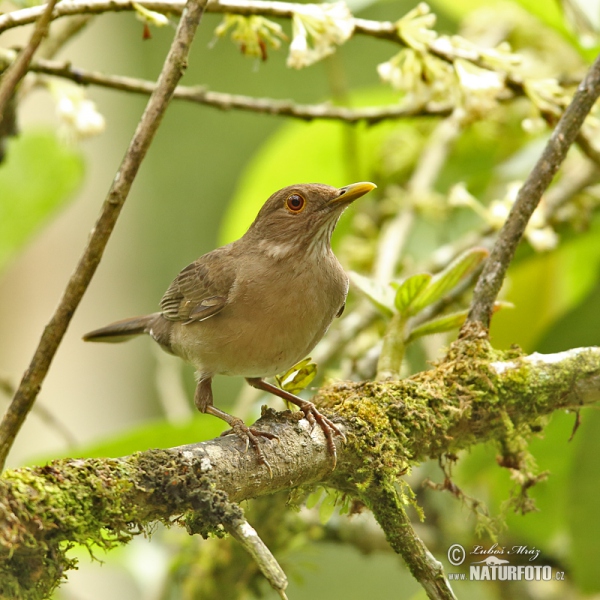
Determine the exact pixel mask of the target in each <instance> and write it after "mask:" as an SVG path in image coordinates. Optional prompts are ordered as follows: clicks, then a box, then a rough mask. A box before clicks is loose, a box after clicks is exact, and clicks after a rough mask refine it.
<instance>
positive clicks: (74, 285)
mask: <svg viewBox="0 0 600 600" xmlns="http://www.w3.org/2000/svg"><path fill="white" fill-rule="evenodd" d="M205 4H206V0H188V3H187V4H186V8H185V9H184V11H183V14H182V16H181V19H180V21H179V25H178V27H177V31H176V33H175V37H174V39H173V42H172V44H171V48H170V50H169V53H168V55H167V58H166V60H165V64H164V66H163V68H162V71H161V74H160V76H159V79H158V83H157V87H156V89H155V91H154V92H153V94H152V96H151V97H150V99H149V100H148V104H147V105H146V109H145V110H144V113H143V115H142V117H141V119H140V122H139V124H138V126H137V129H136V131H135V133H134V135H133V138H132V140H131V142H130V145H129V148H128V149H127V152H126V154H125V156H124V158H123V161H122V162H121V165H120V167H119V170H118V171H117V174H116V176H115V179H114V181H113V184H112V186H111V188H110V190H109V192H108V195H107V197H106V199H105V201H104V204H103V206H102V210H101V213H100V216H99V217H98V220H97V221H96V225H95V227H94V228H93V230H92V233H91V235H90V238H89V240H88V243H87V246H86V247H85V249H84V251H83V255H82V257H81V259H80V260H79V263H78V265H77V268H76V269H75V272H74V273H73V275H72V276H71V278H70V280H69V282H68V284H67V287H66V288H65V291H64V293H63V296H62V298H61V300H60V302H59V305H58V307H57V309H56V311H55V313H54V315H53V316H52V318H51V320H50V322H49V323H48V325H47V326H46V328H45V329H44V332H43V334H42V337H41V339H40V341H39V344H38V347H37V349H36V351H35V353H34V355H33V358H32V360H31V363H30V365H29V367H28V369H27V371H26V372H25V374H24V375H23V379H22V380H21V383H20V385H19V387H18V389H17V392H16V394H15V396H14V398H13V400H12V402H11V404H10V406H9V407H8V410H7V412H6V414H5V415H4V418H3V419H2V422H1V423H0V468H2V467H3V466H4V463H5V461H6V457H7V455H8V452H9V451H10V448H11V447H12V444H13V442H14V440H15V437H16V435H17V433H18V431H19V429H20V428H21V426H22V424H23V422H24V421H25V418H26V417H27V414H28V413H29V411H30V410H31V407H32V406H33V404H34V402H35V399H36V398H37V395H38V393H39V390H40V387H41V385H42V382H43V381H44V379H45V377H46V374H47V372H48V369H49V368H50V364H51V362H52V359H53V358H54V355H55V354H56V351H57V350H58V346H59V344H60V342H61V340H62V338H63V336H64V334H65V332H66V330H67V327H68V325H69V323H70V321H71V317H72V316H73V313H74V312H75V309H76V308H77V306H78V305H79V302H80V301H81V298H82V297H83V294H84V293H85V291H86V289H87V287H88V285H89V283H90V281H91V279H92V277H93V275H94V273H95V271H96V268H97V267H98V264H99V263H100V259H101V258H102V254H103V252H104V249H105V247H106V244H107V243H108V239H109V237H110V234H111V233H112V230H113V228H114V226H115V223H116V221H117V218H118V216H119V214H120V212H121V208H122V207H123V204H124V203H125V200H126V199H127V196H128V194H129V190H130V189H131V186H132V184H133V180H134V179H135V176H136V175H137V172H138V170H139V167H140V164H141V162H142V160H143V159H144V157H145V156H146V152H147V151H148V148H149V147H150V144H151V142H152V139H153V138H154V134H155V133H156V131H157V129H158V127H159V125H160V123H161V120H162V117H163V115H164V113H165V111H166V109H167V106H168V105H169V102H170V100H171V97H172V95H173V91H174V90H175V87H176V85H177V82H178V81H179V79H180V78H181V76H182V75H183V71H184V70H185V67H186V62H187V57H188V54H189V50H190V46H191V43H192V40H193V39H194V35H195V33H196V29H197V27H198V24H199V23H200V19H201V17H202V14H203V13H204V6H205ZM58 6H60V4H59V5H58Z"/></svg>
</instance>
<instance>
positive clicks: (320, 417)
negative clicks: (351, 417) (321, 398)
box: [300, 401, 346, 469]
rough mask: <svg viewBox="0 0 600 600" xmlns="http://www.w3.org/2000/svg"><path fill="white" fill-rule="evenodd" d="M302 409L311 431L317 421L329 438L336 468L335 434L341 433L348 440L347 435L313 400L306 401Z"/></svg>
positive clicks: (328, 444) (328, 441) (328, 445)
mask: <svg viewBox="0 0 600 600" xmlns="http://www.w3.org/2000/svg"><path fill="white" fill-rule="evenodd" d="M300 410H301V411H302V412H303V413H304V416H305V417H306V420H307V421H308V422H309V423H310V426H311V431H312V429H314V426H315V424H316V423H318V424H319V427H320V428H321V430H322V431H323V434H324V435H325V439H326V440H327V448H329V452H331V456H332V458H333V468H334V469H335V467H336V465H337V450H336V448H335V442H334V441H333V436H334V434H335V435H339V436H340V437H341V438H342V440H343V441H344V442H345V441H346V436H345V435H344V433H343V431H341V429H339V428H338V426H337V425H336V424H335V423H334V422H333V421H331V420H330V419H328V418H327V417H326V416H325V415H324V414H322V413H320V412H319V410H318V409H317V407H316V406H315V405H314V404H313V403H312V402H308V401H306V403H303V404H302V406H301V407H300Z"/></svg>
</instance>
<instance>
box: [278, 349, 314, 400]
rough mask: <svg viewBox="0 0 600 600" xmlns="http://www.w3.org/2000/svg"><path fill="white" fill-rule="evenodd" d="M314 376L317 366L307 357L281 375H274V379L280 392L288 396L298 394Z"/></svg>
mask: <svg viewBox="0 0 600 600" xmlns="http://www.w3.org/2000/svg"><path fill="white" fill-rule="evenodd" d="M316 375H317V365H316V364H315V363H314V362H311V360H310V357H308V358H305V359H304V360H301V361H300V362H299V363H297V364H295V365H294V366H293V367H292V368H291V369H288V370H287V371H286V372H285V373H284V374H283V375H276V376H275V379H276V380H277V383H278V384H279V387H280V388H281V389H282V390H286V391H287V392H290V394H298V393H300V392H301V391H302V390H303V389H304V388H306V387H307V386H308V385H310V382H311V381H312V380H313V379H314V378H315V377H316Z"/></svg>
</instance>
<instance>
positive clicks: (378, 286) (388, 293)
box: [350, 271, 395, 317]
mask: <svg viewBox="0 0 600 600" xmlns="http://www.w3.org/2000/svg"><path fill="white" fill-rule="evenodd" d="M350 281H352V284H353V285H355V286H356V287H357V288H358V289H359V290H360V291H361V292H362V293H363V294H364V295H365V296H366V297H367V298H368V299H369V300H370V301H371V302H372V303H373V304H374V305H375V307H376V308H377V309H378V310H379V311H381V312H382V313H383V314H384V315H387V316H388V317H391V316H392V315H393V314H394V295H395V294H394V290H393V288H392V287H391V286H390V285H384V284H382V283H379V282H378V281H375V280H373V279H370V278H369V277H365V276H364V275H360V274H359V273H356V272H354V271H350Z"/></svg>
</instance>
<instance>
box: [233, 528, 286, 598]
mask: <svg viewBox="0 0 600 600" xmlns="http://www.w3.org/2000/svg"><path fill="white" fill-rule="evenodd" d="M223 527H224V528H225V531H227V533H229V534H230V535H231V536H233V537H234V538H235V539H236V540H237V541H238V542H239V543H240V544H241V545H242V547H243V548H244V550H246V552H248V554H250V556H251V557H252V559H253V560H254V562H255V563H256V564H257V566H258V568H259V569H260V571H261V573H262V574H263V575H264V576H265V578H266V579H267V581H268V582H269V583H270V584H271V587H272V588H273V589H274V590H275V591H276V592H277V593H278V594H279V596H280V598H282V600H287V596H286V594H285V588H286V587H287V584H288V581H287V577H286V575H285V572H284V571H283V569H282V568H281V566H280V565H279V563H278V562H277V559H276V558H275V557H274V556H273V553H272V552H271V551H270V550H269V548H268V547H267V545H266V544H265V543H264V542H263V541H262V540H261V539H260V536H259V535H258V533H256V530H255V529H254V527H252V525H250V523H248V521H246V519H239V518H236V519H231V520H228V521H225V522H224V523H223Z"/></svg>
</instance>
